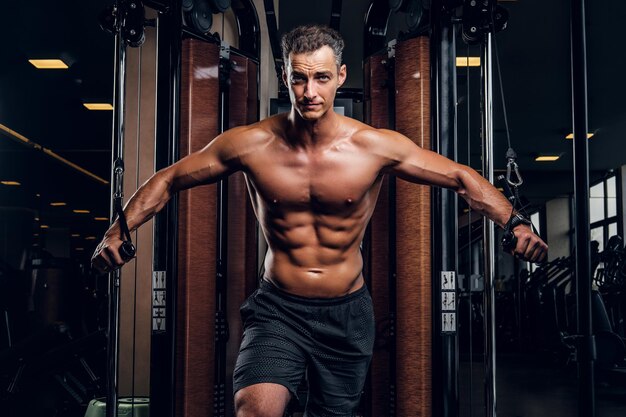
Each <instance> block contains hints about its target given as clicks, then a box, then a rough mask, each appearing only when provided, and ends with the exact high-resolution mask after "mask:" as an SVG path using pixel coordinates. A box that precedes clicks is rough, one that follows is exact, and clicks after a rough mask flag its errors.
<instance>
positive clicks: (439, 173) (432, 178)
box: [392, 146, 463, 190]
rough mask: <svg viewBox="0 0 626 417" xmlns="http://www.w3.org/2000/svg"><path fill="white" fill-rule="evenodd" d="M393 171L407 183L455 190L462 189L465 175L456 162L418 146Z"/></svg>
mask: <svg viewBox="0 0 626 417" xmlns="http://www.w3.org/2000/svg"><path fill="white" fill-rule="evenodd" d="M392 170H393V173H394V174H395V175H397V176H398V177H399V178H402V179H404V180H406V181H410V182H414V183H419V184H427V185H435V186H438V187H444V188H451V189H453V190H458V189H459V188H460V187H461V181H460V179H461V177H462V174H463V172H462V171H463V170H462V169H461V166H460V165H459V164H457V163H456V162H454V161H452V160H450V159H448V158H445V157H443V156H441V155H439V154H437V153H435V152H432V151H429V150H425V149H421V148H418V147H417V146H416V147H415V148H414V149H411V151H410V152H409V153H407V156H406V157H405V158H403V159H402V160H401V161H399V162H398V163H397V164H395V165H394V166H393V168H392Z"/></svg>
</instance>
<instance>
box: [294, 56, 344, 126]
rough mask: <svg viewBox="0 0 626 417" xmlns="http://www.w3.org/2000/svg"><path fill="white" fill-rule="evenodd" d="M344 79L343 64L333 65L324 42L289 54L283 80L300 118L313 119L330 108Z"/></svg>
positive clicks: (332, 58) (334, 62) (332, 59)
mask: <svg viewBox="0 0 626 417" xmlns="http://www.w3.org/2000/svg"><path fill="white" fill-rule="evenodd" d="M345 80H346V66H345V65H342V66H341V67H339V68H337V62H336V61H335V55H334V54H333V50H332V49H331V48H330V47H329V46H326V45H324V46H323V47H321V48H320V49H318V50H316V51H314V52H310V53H304V54H295V53H291V54H289V59H288V60H287V62H285V67H284V68H283V81H284V83H285V85H286V86H287V87H288V88H289V97H290V98H291V104H292V105H293V107H294V109H295V110H296V111H297V112H298V114H300V116H302V118H303V119H304V120H309V121H315V120H318V119H319V118H320V117H322V116H323V115H324V114H325V113H326V112H327V111H328V110H329V109H331V108H332V107H333V102H334V100H335V93H336V92H337V89H338V88H339V87H341V85H342V84H343V83H344V81H345Z"/></svg>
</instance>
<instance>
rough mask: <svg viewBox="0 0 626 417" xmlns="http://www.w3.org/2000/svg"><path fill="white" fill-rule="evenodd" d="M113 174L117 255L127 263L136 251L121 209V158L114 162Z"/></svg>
mask: <svg viewBox="0 0 626 417" xmlns="http://www.w3.org/2000/svg"><path fill="white" fill-rule="evenodd" d="M114 172H115V194H114V195H113V207H114V209H115V212H116V213H117V218H118V220H119V224H120V231H121V236H120V237H121V238H122V245H121V246H120V248H119V254H120V256H121V257H122V260H123V261H124V262H128V261H130V260H131V259H133V258H134V257H135V254H136V253H137V249H136V248H135V245H133V239H132V237H131V236H130V230H129V229H128V223H127V222H126V215H125V214H124V209H123V208H122V199H123V198H124V193H123V190H122V183H123V178H124V161H123V160H122V159H121V158H118V159H116V160H115V163H114Z"/></svg>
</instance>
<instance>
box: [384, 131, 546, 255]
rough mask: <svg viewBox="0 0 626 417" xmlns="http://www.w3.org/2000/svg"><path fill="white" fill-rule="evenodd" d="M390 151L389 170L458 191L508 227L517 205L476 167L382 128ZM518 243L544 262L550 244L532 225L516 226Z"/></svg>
mask: <svg viewBox="0 0 626 417" xmlns="http://www.w3.org/2000/svg"><path fill="white" fill-rule="evenodd" d="M382 133H383V135H384V136H385V143H386V144H387V145H386V147H387V150H388V151H387V152H388V158H389V162H388V166H387V168H386V170H387V172H389V173H392V174H395V175H396V176H398V177H400V178H402V179H404V180H407V181H411V182H415V183H420V184H428V185H436V186H440V187H445V188H449V189H451V190H454V191H456V192H457V193H458V194H459V195H460V196H461V197H463V198H464V199H465V200H466V201H467V202H468V204H469V205H470V207H471V208H472V209H473V210H476V211H477V212H479V213H480V214H482V215H484V216H487V217H488V218H490V219H491V220H493V221H494V222H495V223H496V224H497V225H498V226H500V227H504V226H505V225H506V223H507V222H508V221H509V218H510V217H511V214H512V212H513V211H512V210H513V208H512V207H511V204H510V203H509V201H508V200H507V199H506V198H505V197H504V196H503V195H502V193H500V192H499V191H498V190H497V189H496V188H495V187H494V186H493V185H492V184H490V183H489V181H487V180H486V179H485V178H483V177H482V176H481V175H480V174H478V173H477V172H476V171H475V170H473V169H472V168H470V167H468V166H465V165H462V164H459V163H456V162H454V161H451V160H449V159H448V158H445V157H443V156H441V155H439V154H437V153H435V152H432V151H429V150H426V149H422V148H420V147H419V146H417V145H416V144H415V143H413V142H412V141H411V140H410V139H408V138H407V137H405V136H403V135H401V134H399V133H397V132H392V131H382ZM513 232H514V234H515V236H516V238H517V244H516V247H515V249H514V251H513V253H514V254H515V255H517V256H519V257H520V258H522V259H524V260H528V261H531V262H541V261H543V260H545V258H546V256H547V251H548V246H547V245H546V244H545V243H544V242H543V241H542V240H541V238H540V237H539V236H537V235H536V234H534V233H533V231H532V229H531V228H530V227H529V226H527V225H524V224H520V225H518V226H517V227H515V229H514V230H513Z"/></svg>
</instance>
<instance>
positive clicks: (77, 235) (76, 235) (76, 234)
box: [71, 233, 80, 237]
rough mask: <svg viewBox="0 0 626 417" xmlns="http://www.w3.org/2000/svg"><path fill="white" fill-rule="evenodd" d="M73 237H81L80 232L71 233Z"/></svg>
mask: <svg viewBox="0 0 626 417" xmlns="http://www.w3.org/2000/svg"><path fill="white" fill-rule="evenodd" d="M71 236H72V237H80V235H79V234H78V233H74V234H72V235H71Z"/></svg>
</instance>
